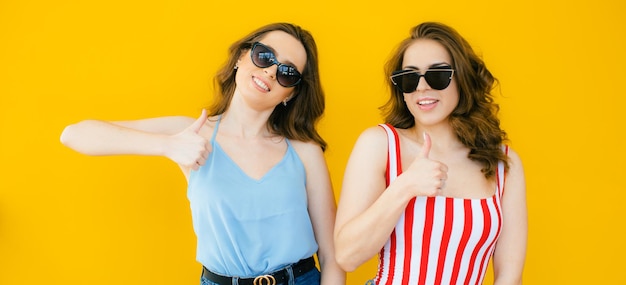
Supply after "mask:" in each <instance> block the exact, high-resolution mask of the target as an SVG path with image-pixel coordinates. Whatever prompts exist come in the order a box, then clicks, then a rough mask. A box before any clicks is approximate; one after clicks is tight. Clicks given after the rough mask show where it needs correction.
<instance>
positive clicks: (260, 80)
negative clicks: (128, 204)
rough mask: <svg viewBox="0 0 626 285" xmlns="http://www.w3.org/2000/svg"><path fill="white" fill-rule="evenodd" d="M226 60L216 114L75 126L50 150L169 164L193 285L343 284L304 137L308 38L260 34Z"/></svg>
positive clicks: (313, 114) (325, 188) (310, 55)
mask: <svg viewBox="0 0 626 285" xmlns="http://www.w3.org/2000/svg"><path fill="white" fill-rule="evenodd" d="M229 53H230V57H229V58H228V60H227V62H226V63H225V64H224V66H223V67H222V68H221V69H220V70H219V71H218V73H217V75H216V77H215V83H216V86H217V92H216V101H215V104H214V105H213V106H212V107H211V108H209V110H208V111H204V110H203V111H202V114H201V115H200V117H199V118H190V117H182V116H181V117H160V118H151V119H144V120H135V121H116V122H105V121H98V120H85V121H81V122H79V123H76V124H73V125H70V126H67V127H66V128H65V130H64V131H63V134H62V135H61V141H62V142H63V144H65V145H66V146H68V147H70V148H72V149H74V150H76V151H78V152H81V153H84V154H88V155H116V154H139V155H161V156H165V157H167V158H169V159H171V160H172V161H174V162H176V163H177V164H178V165H179V166H180V168H181V169H182V171H183V173H184V175H185V177H186V178H187V181H188V189H187V196H188V198H189V201H190V205H191V212H192V218H193V227H194V231H195V233H196V236H197V260H198V261H199V262H200V263H201V264H202V265H203V268H202V275H201V284H211V285H212V284H219V285H232V284H251V285H266V284H275V285H279V284H284V285H287V284H290V285H308V284H325V285H336V284H345V273H344V272H343V271H342V270H341V269H340V268H339V266H338V265H337V263H336V262H335V259H334V246H333V236H332V233H333V228H334V219H335V210H336V206H335V200H334V195H333V191H332V186H331V182H330V177H329V173H328V168H327V166H326V162H325V160H324V155H323V151H324V149H325V147H326V142H325V141H324V140H323V139H322V137H321V136H320V135H319V134H318V132H317V130H316V129H315V124H316V122H317V121H318V119H319V118H320V117H321V115H322V114H323V111H324V93H323V90H322V88H321V85H320V80H319V72H318V61H317V47H316V44H315V41H314V39H313V37H312V36H311V34H310V33H309V32H308V31H306V30H304V29H302V28H300V27H299V26H296V25H293V24H288V23H276V24H269V25H267V26H264V27H261V28H259V29H258V30H256V31H254V32H252V33H250V34H249V35H247V36H245V37H244V38H242V39H241V40H239V41H237V42H235V43H234V44H232V45H231V47H230V49H229ZM102 138H106V140H103V139H102ZM315 254H317V257H318V260H319V264H320V266H319V268H320V269H318V268H317V266H316V263H315V259H314V257H313V256H314V255H315ZM320 271H321V273H320Z"/></svg>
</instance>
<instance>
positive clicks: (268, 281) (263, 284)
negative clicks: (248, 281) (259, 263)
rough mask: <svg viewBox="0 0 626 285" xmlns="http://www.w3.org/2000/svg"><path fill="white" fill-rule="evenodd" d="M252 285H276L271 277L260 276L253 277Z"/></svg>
mask: <svg viewBox="0 0 626 285" xmlns="http://www.w3.org/2000/svg"><path fill="white" fill-rule="evenodd" d="M252 284H253V285H276V279H275V278H274V276H272V275H261V276H257V277H254V281H252Z"/></svg>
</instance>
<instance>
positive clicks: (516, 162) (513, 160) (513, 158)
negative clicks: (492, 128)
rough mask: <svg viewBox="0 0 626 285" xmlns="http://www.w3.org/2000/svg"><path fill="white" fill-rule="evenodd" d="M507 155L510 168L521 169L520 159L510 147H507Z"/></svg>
mask: <svg viewBox="0 0 626 285" xmlns="http://www.w3.org/2000/svg"><path fill="white" fill-rule="evenodd" d="M508 157H509V166H510V168H511V169H519V170H523V166H522V159H521V158H520V156H519V155H518V154H517V152H516V151H515V150H513V149H512V148H511V147H509V151H508Z"/></svg>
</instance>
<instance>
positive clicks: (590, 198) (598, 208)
mask: <svg viewBox="0 0 626 285" xmlns="http://www.w3.org/2000/svg"><path fill="white" fill-rule="evenodd" d="M342 2H343V1H336V0H333V1H326V0H323V1H283V0H279V1H243V2H242V1H213V0H208V1H206V0H204V1H200V0H187V1H179V0H164V1H147V0H137V1H128V0H124V1H122V0H107V1H101V0H96V1H78V0H74V1H72V0H59V1H36V0H0V162H1V165H2V169H0V284H3V285H4V284H6V285H14V284H39V283H44V284H199V281H198V280H199V274H200V266H199V264H198V263H197V262H196V261H195V258H194V250H195V237H194V235H193V231H192V227H191V220H190V215H189V210H188V202H187V200H186V196H185V181H184V178H183V176H182V175H181V174H180V173H179V171H178V170H177V167H176V166H175V165H174V164H173V163H171V162H170V161H168V160H166V159H164V158H156V157H136V156H121V157H87V156H83V155H80V154H78V153H75V152H73V151H71V150H69V149H67V148H65V147H63V146H62V145H61V144H60V143H59V135H60V133H61V130H62V128H63V127H64V126H65V125H67V124H70V123H73V122H76V121H78V120H81V119H86V118H98V119H112V120H116V119H135V118H143V117H151V116H161V115H189V116H197V115H198V114H199V110H200V108H201V107H202V106H204V105H206V104H208V102H209V101H210V97H211V91H212V88H211V76H212V75H213V73H214V72H215V71H216V68H217V67H218V65H219V64H221V63H222V61H223V60H224V58H225V56H226V49H227V47H228V45H229V44H230V43H231V42H232V41H234V40H235V39H238V38H239V37H241V36H243V35H244V34H245V33H247V32H249V31H251V30H252V29H253V28H256V27H258V26H260V25H263V24H266V23H269V22H274V21H289V22H295V23H298V24H300V25H302V26H303V27H305V28H307V29H309V30H310V31H311V32H312V33H313V34H314V36H315V37H316V39H317V42H318V45H319V49H320V54H321V77H322V79H323V83H324V87H325V88H326V91H327V94H328V98H327V112H326V116H325V117H324V119H323V121H322V122H321V125H320V128H321V131H322V133H323V135H324V136H325V138H326V139H327V140H328V142H329V144H330V148H329V150H328V151H327V153H326V155H327V159H328V163H329V167H330V170H331V175H332V179H333V183H334V187H335V192H336V193H337V194H338V193H339V191H340V185H341V181H342V173H343V168H344V166H345V163H346V161H347V158H348V155H349V152H350V149H351V147H352V144H353V143H354V141H355V140H356V137H357V136H358V134H359V133H360V132H361V131H362V130H363V129H365V128H366V127H369V126H372V125H374V124H376V123H378V122H380V116H379V113H378V110H377V107H378V106H379V105H381V104H382V103H383V101H384V98H385V96H386V93H385V89H384V85H383V80H384V78H383V77H382V65H383V63H384V61H385V60H386V59H387V56H388V55H389V52H390V51H391V49H392V47H393V46H394V45H395V44H396V43H397V42H398V41H399V40H400V39H402V38H404V37H405V36H406V35H407V34H408V30H409V28H410V27H411V26H413V25H415V24H417V23H419V22H421V21H424V20H436V21H443V22H445V23H448V24H450V25H452V26H454V27H456V28H457V29H458V30H459V31H460V32H461V33H462V34H463V35H465V36H466V37H467V39H468V40H469V41H470V42H471V44H473V46H474V47H475V48H476V49H477V50H478V51H479V53H481V54H483V55H484V59H485V60H486V62H487V64H488V66H489V67H490V69H491V71H492V72H493V73H494V74H495V75H496V76H497V77H498V78H499V79H500V81H501V87H502V88H501V91H502V96H499V97H498V102H499V103H500V105H501V108H502V111H501V118H502V124H503V126H504V128H505V129H506V130H507V131H508V133H509V135H510V137H511V139H512V143H511V144H512V146H513V147H514V148H515V149H516V150H517V151H518V152H519V154H520V155H521V156H522V158H523V161H524V163H525V167H526V174H527V183H528V202H529V210H530V213H529V215H530V240H529V248H528V258H527V264H526V269H525V272H524V278H525V281H526V284H624V283H626V276H625V275H624V274H623V266H624V263H623V258H624V256H625V255H626V246H625V245H624V243H623V241H624V240H626V236H625V234H624V230H623V228H624V226H625V224H626V222H624V219H625V218H626V212H625V209H626V207H625V206H624V205H623V202H624V201H625V200H626V194H625V193H626V192H625V191H624V190H626V182H624V174H625V167H624V161H625V160H626V153H625V151H624V145H625V144H626V140H625V135H624V130H625V128H624V113H621V112H624V111H625V110H624V109H625V107H626V104H625V103H626V92H625V87H624V78H625V77H626V72H625V71H624V66H625V65H626V55H625V54H624V51H625V50H626V36H625V34H626V33H625V30H626V17H624V15H626V4H624V1H618V0H615V1H610V0H595V1H545V0H528V1H515V2H512V3H510V1H493V2H490V1H465V0H464V1H395V2H394V1H391V2H390V1H355V2H354V3H342ZM372 230H374V229H372ZM375 266H376V265H375V263H374V262H369V263H367V264H366V265H364V266H362V267H361V268H360V269H359V270H357V271H356V272H354V273H350V274H349V284H354V285H358V284H363V282H364V281H365V280H366V279H367V278H368V277H371V276H373V274H374V270H375ZM489 275H491V274H489ZM487 278H488V280H491V278H492V277H491V276H488V277H487ZM486 283H487V284H489V283H490V281H489V282H486Z"/></svg>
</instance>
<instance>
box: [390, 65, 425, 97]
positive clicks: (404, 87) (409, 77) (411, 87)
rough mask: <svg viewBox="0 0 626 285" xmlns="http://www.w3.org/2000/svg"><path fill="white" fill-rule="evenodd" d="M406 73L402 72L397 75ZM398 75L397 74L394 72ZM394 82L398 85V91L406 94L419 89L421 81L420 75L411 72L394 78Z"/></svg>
mask: <svg viewBox="0 0 626 285" xmlns="http://www.w3.org/2000/svg"><path fill="white" fill-rule="evenodd" d="M401 72H405V71H404V70H401V71H399V72H397V73H401ZM394 73H396V72H394ZM392 80H393V82H394V83H395V84H396V86H397V87H398V89H400V90H401V91H402V92H404V93H412V92H413V91H415V89H417V83H418V81H419V75H418V74H417V73H416V72H409V73H405V74H401V75H394V76H392Z"/></svg>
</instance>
